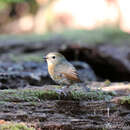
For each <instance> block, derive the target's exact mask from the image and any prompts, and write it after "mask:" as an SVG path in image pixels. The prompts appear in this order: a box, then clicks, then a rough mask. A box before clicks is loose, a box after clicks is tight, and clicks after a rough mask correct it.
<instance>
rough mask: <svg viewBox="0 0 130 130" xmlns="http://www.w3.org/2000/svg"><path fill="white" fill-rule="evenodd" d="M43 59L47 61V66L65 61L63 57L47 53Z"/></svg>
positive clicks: (58, 54)
mask: <svg viewBox="0 0 130 130" xmlns="http://www.w3.org/2000/svg"><path fill="white" fill-rule="evenodd" d="M44 59H45V60H46V61H47V64H48V65H49V64H54V65H56V64H59V63H61V62H64V61H66V59H65V57H64V56H63V55H62V54H60V53H58V52H51V53H48V54H47V55H46V57H45V58H44Z"/></svg>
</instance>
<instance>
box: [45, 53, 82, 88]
mask: <svg viewBox="0 0 130 130" xmlns="http://www.w3.org/2000/svg"><path fill="white" fill-rule="evenodd" d="M45 59H46V60H47V64H48V72H49V74H50V76H51V78H52V79H53V80H54V81H55V82H56V83H58V84H63V85H67V86H68V85H71V84H73V83H77V82H80V79H79V77H78V74H77V71H76V69H75V67H74V66H73V65H72V64H71V63H69V62H68V61H67V60H66V58H65V57H64V56H63V55H62V54H60V53H58V52H51V53H49V54H48V55H47V56H46V57H45Z"/></svg>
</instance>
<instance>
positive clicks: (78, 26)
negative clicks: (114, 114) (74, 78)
mask: <svg viewBox="0 0 130 130" xmlns="http://www.w3.org/2000/svg"><path fill="white" fill-rule="evenodd" d="M129 5H130V0H125V1H124V0H0V59H1V62H2V64H3V63H5V62H7V61H8V62H9V61H10V62H12V61H13V62H16V63H17V62H22V61H27V62H30V63H29V64H27V65H30V67H32V66H33V65H34V63H32V62H40V63H42V65H43V59H42V56H43V55H46V54H47V53H48V52H50V51H59V52H61V53H63V54H64V55H65V57H67V59H68V60H70V61H79V62H78V63H77V62H76V63H75V66H77V68H78V69H80V70H81V71H80V73H81V75H83V74H84V75H83V77H82V79H84V80H86V79H87V80H100V81H101V80H105V79H109V80H110V81H130V44H129V43H130V34H129V33H130V17H129V15H130V7H129ZM36 64H38V63H36ZM85 64H87V65H89V66H90V67H88V66H87V65H85ZM42 65H41V66H42ZM3 66H4V65H3ZM36 66H37V70H36V72H35V76H36V74H37V76H38V77H37V78H36V79H37V80H38V79H39V75H38V74H39V73H40V74H41V75H40V76H43V75H45V74H46V75H47V68H45V69H44V70H45V73H44V72H43V73H42V70H43V68H41V69H40V70H39V66H38V65H36ZM44 66H45V67H46V65H44ZM79 66H80V67H79ZM18 68H19V67H17V65H16V66H15V67H14V68H13V69H11V70H12V71H13V70H17V69H18ZM32 68H33V67H32ZM81 68H82V69H81ZM90 68H92V69H90ZM6 69H7V70H8V67H7V68H6ZM0 71H2V72H3V69H2V70H0ZM9 71H10V70H9ZM18 71H19V70H18ZM20 71H21V70H20ZM22 71H23V70H22ZM25 71H26V70H25ZM30 72H31V73H32V71H30ZM84 72H85V73H84ZM13 73H14V72H13ZM89 73H90V74H89ZM43 77H44V76H43ZM31 78H32V77H31ZM33 78H34V77H33ZM36 79H35V80H36ZM35 80H34V81H35ZM40 81H42V79H41V80H40ZM35 83H36V82H34V84H35ZM38 84H43V83H39V81H38ZM48 84H50V83H48Z"/></svg>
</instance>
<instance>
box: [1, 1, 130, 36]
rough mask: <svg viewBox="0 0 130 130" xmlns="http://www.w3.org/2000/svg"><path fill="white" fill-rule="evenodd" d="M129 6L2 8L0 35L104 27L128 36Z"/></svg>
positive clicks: (58, 3) (100, 3)
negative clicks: (118, 28) (108, 26)
mask: <svg viewBox="0 0 130 130" xmlns="http://www.w3.org/2000/svg"><path fill="white" fill-rule="evenodd" d="M5 5H6V6H5ZM129 5H130V1H129V0H125V1H123V0H99V1H95V0H91V1H90V0H85V1H83V0H82V1H81V0H76V1H75V0H53V1H49V0H35V1H33V2H32V3H31V2H20V3H16V4H12V5H9V3H8V4H3V5H2V4H1V7H2V8H1V10H0V18H1V19H0V25H1V26H0V27H1V31H0V33H13V34H14V33H15V34H17V33H32V32H35V33H44V32H48V31H49V32H51V31H61V30H63V29H66V28H75V29H88V30H90V29H95V28H97V27H101V26H104V25H111V26H116V27H120V28H121V29H122V30H123V31H126V32H130V17H129V12H130V9H129ZM6 25H7V27H6ZM15 25H16V26H15ZM15 28H16V29H15Z"/></svg>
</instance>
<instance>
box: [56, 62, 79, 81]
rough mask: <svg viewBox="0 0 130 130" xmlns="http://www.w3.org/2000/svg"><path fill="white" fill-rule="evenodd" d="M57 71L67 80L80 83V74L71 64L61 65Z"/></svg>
mask: <svg viewBox="0 0 130 130" xmlns="http://www.w3.org/2000/svg"><path fill="white" fill-rule="evenodd" d="M57 69H58V71H57V72H58V73H59V74H60V75H63V76H64V77H65V78H66V79H68V80H71V81H77V82H80V79H79V77H78V73H77V71H76V69H75V67H74V66H73V65H72V64H70V63H65V64H60V66H59V67H57Z"/></svg>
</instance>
